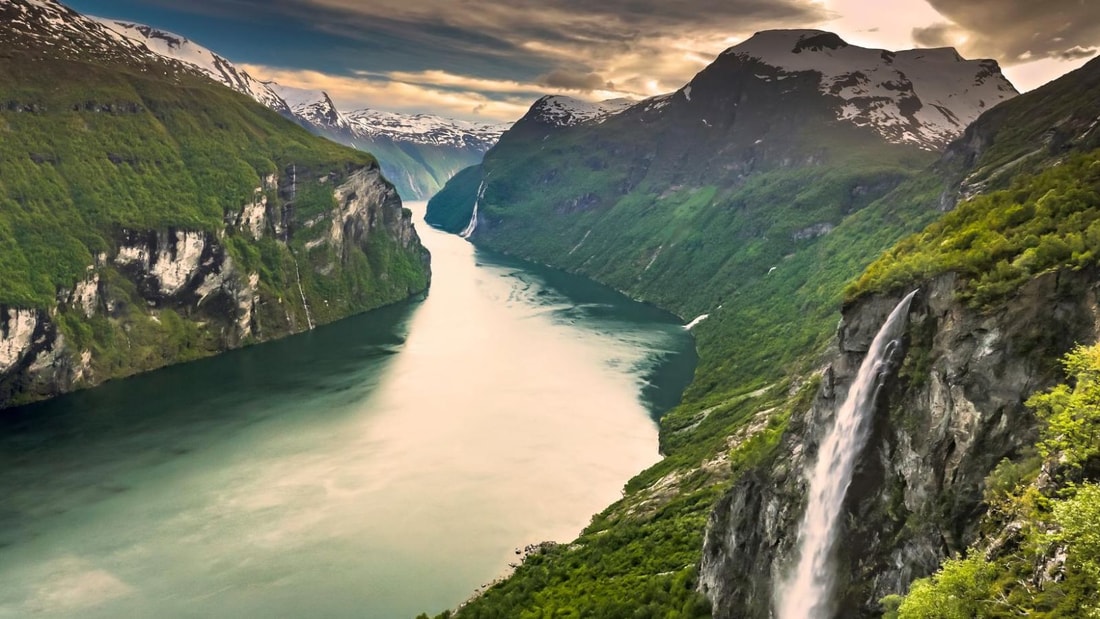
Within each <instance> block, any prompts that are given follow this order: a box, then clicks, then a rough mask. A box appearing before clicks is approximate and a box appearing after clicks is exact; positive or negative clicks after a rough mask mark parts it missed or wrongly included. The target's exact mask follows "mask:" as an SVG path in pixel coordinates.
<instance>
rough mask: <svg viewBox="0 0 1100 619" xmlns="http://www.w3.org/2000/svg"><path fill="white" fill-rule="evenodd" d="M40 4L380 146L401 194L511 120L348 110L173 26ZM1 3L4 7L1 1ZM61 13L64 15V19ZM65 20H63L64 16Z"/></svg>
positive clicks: (337, 133)
mask: <svg viewBox="0 0 1100 619" xmlns="http://www.w3.org/2000/svg"><path fill="white" fill-rule="evenodd" d="M28 1H29V2H30V3H31V4H33V5H34V6H39V5H41V6H44V7H48V8H50V9H52V10H54V11H61V12H67V13H66V14H67V15H69V16H70V19H71V16H76V17H79V18H80V20H83V21H84V22H88V23H87V24H86V27H88V28H93V29H98V30H97V32H99V34H100V36H101V37H103V38H104V39H105V40H108V39H109V40H113V41H116V42H122V43H126V44H128V45H130V46H132V48H133V49H134V50H135V51H134V53H135V54H147V55H150V56H151V57H159V58H162V59H167V60H170V61H172V62H175V63H178V64H179V65H180V66H182V67H189V68H191V69H193V70H198V71H199V72H201V73H202V74H204V75H206V76H207V77H209V78H211V79H213V80H214V81H217V82H219V83H221V84H224V85H226V86H228V87H229V88H232V89H233V90H236V91H237V92H240V93H242V94H245V95H248V96H249V97H252V98H253V99H255V100H256V101H258V102H260V103H262V104H263V105H265V106H267V107H268V108H270V109H272V110H275V111H276V112H279V113H280V114H282V115H284V116H287V117H289V118H291V119H293V120H295V121H297V122H298V123H299V124H301V125H302V126H304V127H306V128H307V129H309V130H310V131H312V132H313V133H316V134H318V135H322V136H325V137H327V138H329V139H331V140H334V141H337V142H340V143H342V144H346V145H348V146H352V147H354V148H359V149H362V150H366V151H370V152H372V153H374V154H375V155H376V156H377V157H378V159H379V163H380V164H381V166H382V169H383V171H384V173H385V174H386V176H387V177H388V178H389V179H390V180H391V181H392V182H393V183H394V184H395V185H396V186H397V189H398V193H400V194H401V195H402V196H403V197H405V198H409V199H419V198H426V197H428V196H430V195H431V194H432V193H434V192H435V191H436V190H437V189H438V188H439V187H441V186H442V184H443V183H444V182H446V181H447V179H448V178H450V175H452V174H454V173H455V172H457V171H458V170H460V169H462V168H464V167H466V166H470V165H474V164H476V163H478V162H480V161H481V157H482V156H483V155H484V154H485V152H486V151H488V150H489V149H490V148H492V146H493V144H495V143H496V141H497V139H498V138H499V137H500V134H501V133H503V132H504V130H505V129H507V125H484V124H478V123H471V122H464V121H457V120H450V119H446V118H440V117H438V116H430V115H424V114H417V115H406V114H398V113H394V112H381V111H378V110H370V109H364V110H358V111H355V112H351V113H344V112H342V111H341V110H340V109H339V108H337V106H336V104H335V102H333V100H332V98H331V97H330V96H329V95H328V93H326V92H324V91H321V90H306V89H301V88H293V87H289V86H283V85H281V84H277V83H275V82H270V81H264V80H262V79H258V78H256V77H253V76H252V75H250V74H249V73H248V72H247V71H244V70H243V69H241V68H240V67H237V66H236V65H234V64H233V63H232V62H230V61H229V60H227V59H225V58H224V57H222V56H220V55H218V54H217V53H215V52H213V51H211V50H209V49H207V48H206V47H203V46H202V45H199V44H197V43H195V42H194V41H191V40H189V39H187V38H186V37H183V36H180V35H178V34H173V33H171V32H168V31H165V30H160V29H157V28H153V27H150V26H145V25H142V24H134V23H129V22H119V21H112V20H106V19H100V20H92V19H86V18H83V17H80V16H79V15H77V14H76V13H74V12H72V11H69V10H68V9H64V7H61V6H60V5H56V4H54V3H52V2H49V0H28ZM0 6H3V5H2V4H0ZM59 20H60V18H59ZM61 21H65V20H61Z"/></svg>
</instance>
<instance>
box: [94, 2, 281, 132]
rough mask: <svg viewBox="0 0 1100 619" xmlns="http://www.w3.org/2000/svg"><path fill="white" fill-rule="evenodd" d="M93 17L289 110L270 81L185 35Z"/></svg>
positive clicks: (278, 108) (272, 105) (273, 106)
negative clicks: (254, 74)
mask: <svg viewBox="0 0 1100 619" xmlns="http://www.w3.org/2000/svg"><path fill="white" fill-rule="evenodd" d="M93 19H97V20H98V21H99V22H100V23H102V24H103V25H104V26H106V27H107V28H108V29H110V31H111V32H114V33H117V34H119V35H121V36H122V37H125V38H126V39H128V40H129V41H132V42H133V43H135V44H137V45H141V46H144V47H146V48H147V49H149V50H151V51H153V52H154V53H156V54H159V55H160V56H163V57H165V58H171V59H173V60H178V61H180V62H183V63H186V64H189V65H191V66H193V67H195V68H197V69H199V70H200V71H202V72H203V73H205V74H206V75H207V76H208V77H210V78H211V79H213V80H214V81H216V82H220V83H222V84H225V85H226V86H228V87H230V88H232V89H233V90H236V91H237V92H240V93H243V94H246V95H248V96H250V97H252V98H253V99H255V100H256V101H258V102H260V103H262V104H263V105H265V106H267V107H269V108H271V109H273V110H275V111H276V112H279V113H281V114H284V115H285V114H289V113H290V108H289V107H288V106H287V103H286V101H284V99H283V98H282V97H280V96H279V95H278V94H277V93H276V92H275V91H274V90H273V89H272V86H271V84H268V83H265V82H261V81H259V80H257V79H255V78H253V77H252V76H251V75H249V74H248V72H247V71H243V70H241V69H240V68H238V67H237V66H236V65H234V64H233V63H232V62H229V61H228V60H226V59H225V58H223V57H222V56H219V55H218V54H215V53H214V52H212V51H210V50H209V49H207V48H205V47H203V46H201V45H199V44H197V43H195V42H194V41H191V40H189V39H187V38H186V37H182V36H180V35H178V34H173V33H171V32H166V31H164V30H159V29H157V28H153V27H151V26H145V25H142V24H134V23H130V22H121V21H113V20H106V19H99V18H93Z"/></svg>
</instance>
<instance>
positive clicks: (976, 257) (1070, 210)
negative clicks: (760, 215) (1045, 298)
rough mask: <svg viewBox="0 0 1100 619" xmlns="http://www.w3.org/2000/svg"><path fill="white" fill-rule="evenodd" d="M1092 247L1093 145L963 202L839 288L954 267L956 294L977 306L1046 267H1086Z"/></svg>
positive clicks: (1098, 211) (1097, 160) (1098, 210)
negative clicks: (957, 281) (957, 284)
mask: <svg viewBox="0 0 1100 619" xmlns="http://www.w3.org/2000/svg"><path fill="white" fill-rule="evenodd" d="M1098 251H1100V151H1092V152H1090V153H1085V154H1076V155H1072V156H1070V157H1068V158H1067V159H1066V160H1065V161H1064V162H1063V163H1061V164H1060V165H1057V166H1054V167H1052V168H1048V169H1046V170H1043V171H1042V172H1039V173H1038V174H1036V175H1034V176H1032V175H1026V176H1021V177H1019V178H1018V179H1017V180H1016V181H1015V182H1014V183H1013V185H1012V186H1011V187H1010V188H1009V189H1005V190H1001V191H995V192H993V193H989V194H985V195H982V196H978V197H977V198H974V199H973V200H970V201H968V202H965V203H963V204H962V205H960V206H959V207H958V208H957V209H956V210H955V211H953V212H952V213H949V214H948V215H946V216H945V217H943V219H941V220H939V221H937V222H936V223H934V224H932V225H931V226H929V227H928V228H927V229H925V230H924V231H923V232H920V233H918V234H915V235H913V236H911V237H909V238H907V239H905V240H904V241H902V242H901V243H899V244H898V245H897V246H896V247H894V248H893V249H891V250H890V251H889V252H887V253H886V254H884V255H883V256H882V257H881V258H879V259H878V260H877V261H876V262H875V263H873V264H872V265H871V266H870V267H868V269H867V271H866V272H865V273H864V274H863V275H862V276H861V277H860V278H859V280H858V281H857V282H855V283H854V284H852V285H851V286H849V287H848V289H847V291H846V294H847V296H848V298H849V299H852V298H855V297H857V296H859V295H862V294H867V293H871V292H879V291H886V290H899V289H901V288H905V287H908V286H911V285H912V284H913V282H916V281H922V280H926V279H928V278H931V277H933V276H936V275H939V274H941V273H946V272H955V273H958V274H960V275H962V276H963V277H964V279H965V284H964V286H963V288H962V294H963V296H964V297H965V298H966V299H967V300H968V301H969V302H970V303H972V304H973V305H976V306H985V305H988V304H990V303H992V302H994V301H997V300H1000V299H1002V298H1004V297H1005V296H1007V295H1009V294H1011V293H1013V292H1014V291H1015V290H1017V289H1018V288H1019V287H1020V286H1021V285H1022V284H1024V283H1025V282H1027V281H1029V280H1030V279H1031V278H1032V277H1034V276H1035V275H1036V274H1037V273H1041V272H1043V271H1045V270H1047V269H1052V268H1066V267H1068V268H1075V269H1077V268H1082V267H1086V266H1091V265H1094V264H1096V263H1097V262H1098V260H1100V256H1098V254H1097V252H1098Z"/></svg>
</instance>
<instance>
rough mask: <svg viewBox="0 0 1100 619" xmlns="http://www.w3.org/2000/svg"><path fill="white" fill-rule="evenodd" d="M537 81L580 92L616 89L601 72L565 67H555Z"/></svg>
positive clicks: (541, 83) (550, 86)
mask: <svg viewBox="0 0 1100 619" xmlns="http://www.w3.org/2000/svg"><path fill="white" fill-rule="evenodd" d="M536 82H537V83H538V84H540V85H542V86H546V87H548V88H555V89H563V90H577V91H580V92H592V91H593V90H614V89H615V84H614V83H612V82H610V81H608V80H607V79H605V78H604V77H603V76H602V75H600V74H599V73H581V72H575V71H567V70H565V69H555V70H553V71H551V72H549V73H547V74H546V75H540V76H539V78H538V79H537V80H536Z"/></svg>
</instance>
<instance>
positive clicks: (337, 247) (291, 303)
mask: <svg viewBox="0 0 1100 619" xmlns="http://www.w3.org/2000/svg"><path fill="white" fill-rule="evenodd" d="M294 174H295V176H296V174H297V173H296V172H295V173H294ZM318 180H319V181H320V182H321V183H322V184H329V183H331V186H332V188H331V193H332V198H333V200H332V207H331V208H330V209H328V210H326V211H324V212H322V213H320V214H316V215H312V216H310V217H309V218H308V219H304V220H303V219H302V218H301V217H298V216H296V215H295V213H294V206H293V199H294V198H295V197H296V196H295V192H296V191H297V188H296V185H297V183H298V182H300V181H301V179H298V178H295V179H294V181H293V182H292V181H290V180H289V178H288V179H286V180H285V181H284V180H281V179H280V177H279V176H278V175H275V174H271V175H268V176H266V177H265V178H264V180H263V184H262V185H261V186H260V187H257V188H256V190H255V198H254V199H253V200H251V201H249V202H247V203H245V204H244V205H243V206H242V207H241V208H240V209H239V210H234V211H230V212H228V213H226V216H225V221H226V227H225V228H224V229H223V230H220V231H218V232H216V233H215V232H211V231H207V230H191V229H182V228H167V229H160V230H130V229H122V230H120V231H119V232H118V234H117V235H116V238H115V246H114V247H113V248H112V249H111V250H110V251H109V252H103V253H101V254H99V255H98V256H97V257H96V262H95V264H91V265H88V267H87V276H86V278H85V279H83V280H82V281H80V282H78V283H77V284H76V285H75V286H74V287H73V289H72V290H67V289H62V290H59V291H58V295H57V303H56V305H55V306H54V307H52V308H50V309H49V310H42V309H34V308H18V307H2V306H0V408H4V407H5V406H9V405H11V404H15V403H21V402H27V401H32V400H38V399H42V398H47V397H52V396H55V395H58V394H61V393H65V392H68V391H72V390H74V389H78V388H82V387H88V386H92V385H95V384H98V383H100V382H103V381H104V380H107V379H110V378H113V377H117V376H121V375H127V374H133V373H135V372H139V371H144V370H148V369H152V368H155V367H159V366H162V365H166V364H169V363H174V362H177V361H181V360H186V359H189V358H194V357H197V356H204V355H206V354H213V353H216V352H219V351H222V350H227V349H231V348H236V347H239V346H241V345H244V344H247V343H250V342H258V341H263V340H269V339H274V338H277V337H280V336H283V335H286V334H290V333H295V332H300V331H304V330H306V329H309V328H313V327H314V326H315V325H316V324H320V323H323V322H328V321H331V320H334V319H337V318H339V317H341V316H342V315H346V314H348V313H351V312H352V311H356V310H358V311H362V310H364V309H369V308H370V307H376V306H378V305H381V304H385V303H390V302H394V301H397V300H399V299H401V298H404V297H405V296H408V295H409V294H412V293H415V292H418V291H419V290H421V289H423V287H422V286H416V287H412V286H410V287H405V288H402V289H401V290H392V291H391V290H376V291H371V292H370V293H369V295H368V298H367V299H365V300H361V301H360V302H359V303H358V304H356V303H354V302H349V301H347V300H343V301H344V302H345V305H340V306H336V305H335V304H336V303H337V301H336V300H332V303H331V304H330V299H327V298H324V297H323V296H322V295H321V293H320V291H319V290H318V288H319V287H318V286H315V285H314V284H315V283H316V282H318V281H319V280H320V279H321V278H324V277H327V276H339V275H340V273H341V272H345V273H347V272H351V271H353V270H354V269H353V268H352V267H348V266H346V265H348V264H349V263H354V262H355V260H356V258H355V255H356V254H358V255H359V256H362V255H364V254H366V253H368V252H369V251H371V249H372V248H373V247H375V246H376V245H377V243H382V244H383V245H384V246H386V247H395V248H396V251H397V252H398V253H402V254H407V255H409V256H411V257H413V260H412V263H413V266H414V267H419V268H422V269H423V270H424V272H425V273H426V272H427V269H428V255H427V252H426V251H424V250H423V248H422V247H421V246H420V239H419V237H418V236H417V234H416V230H415V229H414V228H413V224H412V214H411V213H410V212H409V211H408V210H406V209H403V208H402V206H401V201H400V199H399V198H398V197H397V193H396V191H395V190H394V188H393V185H391V184H389V183H388V182H386V181H385V179H383V178H382V175H381V172H380V171H379V169H378V168H377V166H371V167H365V168H359V169H356V170H353V171H351V172H350V173H348V174H347V175H346V176H344V177H343V178H336V176H335V175H334V174H329V175H328V176H326V177H324V178H322V179H318ZM269 195H272V196H275V197H276V198H275V199H271V200H269V199H268V196H269ZM278 196H282V198H286V199H287V200H286V201H284V200H283V199H281V198H279V197H278ZM299 234H301V236H303V237H305V236H308V237H309V238H310V240H308V241H306V240H304V239H298V238H297V236H298V235H299ZM240 236H244V237H246V238H249V239H251V240H259V239H263V238H265V237H268V238H273V239H274V240H275V241H274V242H275V247H276V248H277V251H278V252H279V253H280V255H282V256H283V257H284V258H285V260H283V261H282V262H283V264H284V265H285V267H286V270H285V271H282V272H276V273H263V272H262V269H258V268H256V265H246V264H242V263H241V262H240V261H239V260H235V259H234V257H233V254H232V252H230V251H229V249H228V247H227V243H229V242H230V240H231V239H232V238H233V237H240ZM299 257H300V259H299ZM376 266H377V267H378V268H380V269H381V268H382V267H384V266H386V265H382V264H379V265H376ZM341 269H344V270H343V271H341ZM272 279H274V280H279V281H271V280H272ZM395 279H396V278H395ZM284 280H285V281H284ZM425 283H426V280H425ZM282 284H289V285H286V286H284V285H282ZM284 288H287V289H289V290H290V291H291V294H287V295H280V294H278V292H277V291H278V290H282V289H284ZM76 322H79V323H82V324H84V325H90V326H92V327H93V328H95V329H99V330H101V331H107V332H109V333H110V335H109V336H108V337H110V338H112V339H121V340H122V341H124V345H125V347H126V353H125V354H123V355H121V356H120V357H114V358H111V357H112V356H110V355H107V354H106V353H102V354H101V352H100V351H98V350H97V347H96V346H94V345H92V344H93V341H94V340H95V339H96V338H74V337H66V331H75V332H76V335H78V336H79V335H81V333H80V328H79V327H77V328H75V329H74V328H73V325H74V324H75V323H76ZM180 333H182V334H183V337H185V338H188V339H191V340H193V341H191V342H189V344H191V345H183V346H180V347H179V349H178V350H177V349H174V346H176V345H178V344H179V343H178V342H173V341H172V340H173V338H174V337H175V336H177V335H179V334H180ZM98 335H100V336H102V335H103V334H102V333H100V334H98ZM78 339H79V340H82V341H78ZM144 348H152V349H155V351H156V352H155V353H153V354H149V353H141V352H137V353H134V354H133V355H131V354H130V352H131V351H133V350H135V349H139V350H140V349H144Z"/></svg>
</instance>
